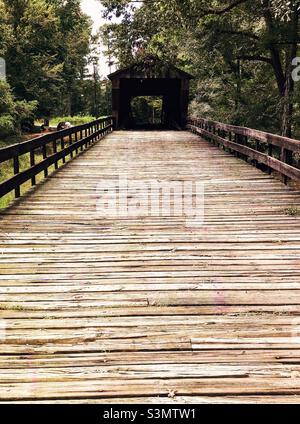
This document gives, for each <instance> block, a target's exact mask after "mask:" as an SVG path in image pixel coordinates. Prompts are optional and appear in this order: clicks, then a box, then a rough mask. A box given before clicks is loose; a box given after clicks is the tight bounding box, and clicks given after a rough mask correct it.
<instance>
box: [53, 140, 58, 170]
mask: <svg viewBox="0 0 300 424" xmlns="http://www.w3.org/2000/svg"><path fill="white" fill-rule="evenodd" d="M56 143H57V139H55V140H54V141H53V153H54V154H56V153H57V144H56ZM54 168H55V169H58V162H57V161H56V162H55V163H54Z"/></svg>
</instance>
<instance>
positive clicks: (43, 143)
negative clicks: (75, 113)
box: [0, 116, 114, 198]
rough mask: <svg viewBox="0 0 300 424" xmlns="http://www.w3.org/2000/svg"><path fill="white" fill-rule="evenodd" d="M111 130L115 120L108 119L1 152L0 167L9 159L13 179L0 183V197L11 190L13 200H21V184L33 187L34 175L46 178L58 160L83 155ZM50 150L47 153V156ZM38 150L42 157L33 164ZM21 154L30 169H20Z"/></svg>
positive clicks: (16, 145)
mask: <svg viewBox="0 0 300 424" xmlns="http://www.w3.org/2000/svg"><path fill="white" fill-rule="evenodd" d="M113 128H114V120H113V118H112V117H111V116H109V117H106V118H101V119H97V120H95V121H92V122H89V123H87V124H83V125H77V126H75V127H71V128H68V129H65V130H62V131H56V132H53V133H49V134H46V135H44V136H41V137H38V138H34V139H32V140H29V141H25V142H22V143H19V144H14V145H12V146H9V147H5V148H3V149H0V164H1V163H3V162H6V161H9V160H10V161H12V166H13V171H14V172H13V173H14V175H13V176H12V177H10V178H9V179H7V180H5V181H4V182H2V183H1V184H0V198H1V197H3V196H5V195H6V194H8V193H10V192H11V191H13V190H14V191H15V197H20V195H21V190H20V187H21V185H22V184H24V183H25V182H27V181H28V180H31V185H35V184H36V175H37V174H39V173H40V172H44V176H45V177H47V176H48V169H49V167H50V166H51V165H54V167H55V169H58V168H59V161H60V160H62V162H63V163H66V157H67V156H68V155H70V157H71V158H72V157H73V156H74V153H75V154H78V153H79V152H82V151H83V150H84V149H86V148H88V147H89V146H90V145H91V144H93V143H94V142H96V141H97V140H99V139H100V138H102V137H104V136H105V135H106V134H107V133H109V132H111V131H112V130H113ZM49 148H50V150H51V152H50V154H49V153H48V150H49ZM38 150H39V151H40V153H42V156H43V158H42V160H41V161H40V162H39V163H36V153H37V151H38ZM24 154H29V159H30V166H29V167H28V168H27V169H23V170H20V156H22V155H24Z"/></svg>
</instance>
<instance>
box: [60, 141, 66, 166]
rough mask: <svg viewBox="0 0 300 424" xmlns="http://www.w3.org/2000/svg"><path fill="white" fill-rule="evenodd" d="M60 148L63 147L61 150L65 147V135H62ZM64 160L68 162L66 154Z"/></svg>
mask: <svg viewBox="0 0 300 424" xmlns="http://www.w3.org/2000/svg"><path fill="white" fill-rule="evenodd" d="M60 148H61V150H64V149H65V139H64V137H61V139H60ZM62 161H63V163H66V155H65V154H64V155H63V158H62Z"/></svg>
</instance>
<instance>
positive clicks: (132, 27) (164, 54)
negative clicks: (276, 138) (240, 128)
mask: <svg viewBox="0 0 300 424" xmlns="http://www.w3.org/2000/svg"><path fill="white" fill-rule="evenodd" d="M102 3H103V4H104V5H105V7H106V12H105V16H106V17H107V19H108V20H110V22H109V23H108V24H107V25H106V27H105V28H104V30H103V39H104V41H105V43H106V45H107V48H108V50H109V55H111V56H114V57H116V59H117V61H118V63H119V64H120V65H121V66H122V65H128V64H129V63H131V62H134V61H136V60H138V59H140V58H142V57H143V55H149V54H152V55H156V56H158V57H159V58H161V59H163V60H165V61H166V62H170V63H171V64H174V65H177V66H179V67H181V68H182V69H184V70H186V71H188V72H190V73H192V74H193V75H194V76H195V81H194V84H193V87H192V93H191V106H190V112H191V114H194V115H197V116H202V117H209V118H212V119H215V120H219V121H223V122H228V123H229V122H230V123H233V124H237V125H245V126H249V127H253V128H259V129H262V130H266V131H271V132H275V133H278V134H279V133H281V134H282V135H286V136H292V135H293V136H295V137H296V136H297V137H299V136H300V105H299V98H300V83H298V84H297V83H295V81H294V79H293V78H292V75H293V71H294V74H295V71H296V69H294V66H295V64H296V62H297V61H296V60H295V58H296V57H297V53H298V49H299V13H300V2H299V1H293V0H226V1H224V0H223V1H219V0H145V1H142V2H137V1H129V0H105V1H103V2H102ZM116 18H117V19H116Z"/></svg>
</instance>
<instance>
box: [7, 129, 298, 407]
mask: <svg viewBox="0 0 300 424" xmlns="http://www.w3.org/2000/svg"><path fill="white" fill-rule="evenodd" d="M67 136H68V135H67ZM275 141H276V140H275ZM280 142H281V141H280ZM119 171H120V173H121V175H122V176H123V177H125V176H126V178H127V179H128V180H130V181H135V180H139V181H145V180H146V181H149V180H154V181H177V180H180V181H201V182H204V185H205V220H204V223H203V225H201V226H197V227H189V226H188V225H186V219H185V217H183V216H180V215H174V216H173V215H172V214H169V215H167V216H149V217H148V216H144V217H139V216H131V217H130V216H128V217H123V218H121V219H119V218H116V217H110V216H105V217H103V216H99V215H98V214H97V209H96V204H97V199H98V192H97V183H98V182H99V181H102V182H103V181H107V182H109V181H111V180H112V179H113V180H115V181H116V187H118V181H117V180H116V179H118V176H119ZM132 195H133V193H132V191H130V190H129V192H128V196H132ZM146 198H148V196H147V195H146V193H145V192H142V193H140V194H139V196H138V200H139V201H141V202H144V201H145V199H146ZM176 200H178V198H177V199H176ZM171 204H172V205H173V204H174V202H173V201H172V202H171ZM299 207H300V193H299V191H294V190H292V189H291V188H288V187H285V186H284V185H283V184H282V183H281V182H279V181H277V180H275V179H273V178H271V177H270V176H269V175H264V174H262V173H261V172H260V171H258V170H257V169H255V168H252V167H250V166H249V165H248V164H246V163H244V162H242V161H240V160H238V159H237V158H234V157H232V156H230V155H229V154H228V153H226V152H224V151H220V150H218V149H217V148H216V147H214V146H213V145H211V144H210V143H208V142H207V141H204V140H202V139H200V138H199V137H198V136H195V135H193V134H191V133H187V132H186V133H185V132H154V133H149V132H145V133H143V132H134V133H130V132H116V133H112V134H110V135H109V136H108V137H107V138H105V139H103V140H102V142H101V144H98V145H95V146H93V147H92V148H91V149H89V150H88V151H86V152H84V153H83V154H82V155H80V157H79V158H78V159H76V160H74V161H72V162H71V163H69V164H68V166H66V167H65V168H64V170H63V172H58V173H55V174H53V175H52V176H50V178H48V180H47V181H46V182H45V183H44V184H43V185H41V186H38V187H37V189H36V190H33V191H31V192H30V194H28V195H27V196H26V197H24V198H23V199H21V200H20V201H19V202H18V203H17V204H16V205H15V206H13V207H12V208H10V209H8V210H7V211H6V212H5V213H4V214H2V215H1V216H0V243H1V247H0V253H1V254H0V323H1V331H2V332H1V333H0V335H1V337H2V339H1V344H0V381H1V383H0V400H1V402H5V401H8V402H18V401H19V402H25V403H26V401H30V402H32V401H33V402H43V401H47V402H49V401H51V402H53V403H55V402H57V403H59V402H63V401H66V400H67V401H68V402H70V403H72V402H83V403H105V402H108V403H109V402H115V403H122V402H123V400H126V401H127V402H128V403H135V402H137V403H138V402H143V401H144V402H145V403H152V402H154V403H155V402H157V401H158V399H159V398H158V396H159V397H160V400H159V401H160V402H161V403H164V402H165V403H170V402H171V403H176V402H180V401H184V402H187V403H191V402H198V403H213V402H215V403H224V402H228V403H276V402H286V403H297V402H299V396H300V383H299V381H300V377H299V376H300V369H299V361H300V343H299V334H300V261H299V258H300V216H298V215H297V210H298V208H299ZM145 210H146V209H144V212H145ZM293 212H294V213H293ZM290 214H292V215H293V216H290ZM2 324H3V325H2ZM170 396H171V397H170Z"/></svg>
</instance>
